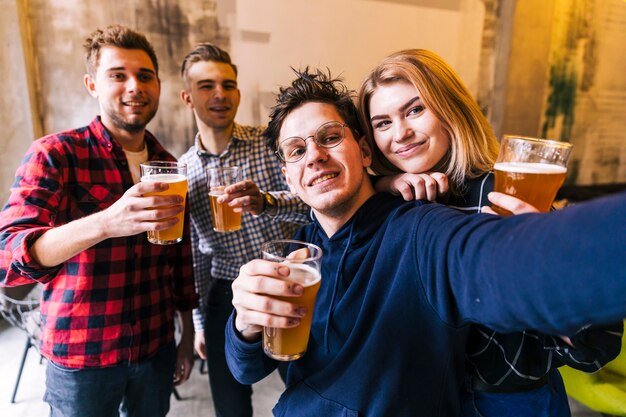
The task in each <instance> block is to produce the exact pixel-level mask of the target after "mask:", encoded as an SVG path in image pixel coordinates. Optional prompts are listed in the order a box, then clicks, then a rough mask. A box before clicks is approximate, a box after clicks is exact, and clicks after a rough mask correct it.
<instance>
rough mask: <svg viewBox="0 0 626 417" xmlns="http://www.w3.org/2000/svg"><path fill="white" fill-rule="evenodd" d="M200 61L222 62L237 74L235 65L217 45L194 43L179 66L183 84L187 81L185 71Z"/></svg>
mask: <svg viewBox="0 0 626 417" xmlns="http://www.w3.org/2000/svg"><path fill="white" fill-rule="evenodd" d="M200 61H212V62H222V63H224V64H228V65H230V66H231V67H232V69H233V71H234V72H235V75H237V66H236V65H235V64H233V63H232V61H231V60H230V55H228V52H226V51H225V50H223V49H222V48H220V47H219V46H217V45H214V44H212V43H209V42H203V43H199V44H198V45H196V46H195V47H194V48H193V49H192V50H191V52H189V53H188V54H187V56H185V58H184V59H183V63H182V65H181V67H180V75H181V77H182V78H183V81H184V82H185V84H186V83H187V73H188V72H189V68H190V67H191V65H192V64H195V63H196V62H200Z"/></svg>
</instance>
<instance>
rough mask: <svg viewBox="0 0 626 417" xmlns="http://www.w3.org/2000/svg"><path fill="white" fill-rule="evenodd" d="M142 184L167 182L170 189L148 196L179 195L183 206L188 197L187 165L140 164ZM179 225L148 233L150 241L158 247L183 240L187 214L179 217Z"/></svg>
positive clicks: (158, 162)
mask: <svg viewBox="0 0 626 417" xmlns="http://www.w3.org/2000/svg"><path fill="white" fill-rule="evenodd" d="M140 168H141V182H148V181H152V182H166V183H167V184H168V185H169V188H168V189H167V190H165V191H159V192H155V193H147V194H146V195H147V196H149V195H172V194H177V195H179V196H181V197H182V198H183V206H184V205H185V199H186V196H187V164H185V163H183V162H169V161H148V162H145V163H143V164H140ZM176 217H177V218H178V223H176V224H175V225H174V226H172V227H169V228H167V229H165V230H158V231H148V241H149V242H150V243H154V244H156V245H171V244H173V243H178V242H180V241H181V240H183V225H184V220H185V212H184V211H182V212H180V213H179V214H178V215H177V216H176Z"/></svg>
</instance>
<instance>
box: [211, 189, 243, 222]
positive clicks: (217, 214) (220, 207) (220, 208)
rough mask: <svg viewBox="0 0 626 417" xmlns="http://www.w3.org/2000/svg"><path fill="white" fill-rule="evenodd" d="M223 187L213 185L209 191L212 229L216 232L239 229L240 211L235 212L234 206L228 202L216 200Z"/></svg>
mask: <svg viewBox="0 0 626 417" xmlns="http://www.w3.org/2000/svg"><path fill="white" fill-rule="evenodd" d="M223 190H224V187H214V188H212V189H211V191H210V192H209V204H210V205H211V214H212V215H213V230H215V231H216V232H234V231H235V230H239V229H241V212H239V213H236V212H235V208H234V207H231V206H229V205H228V203H220V202H218V201H217V199H218V198H219V196H220V195H222V194H223Z"/></svg>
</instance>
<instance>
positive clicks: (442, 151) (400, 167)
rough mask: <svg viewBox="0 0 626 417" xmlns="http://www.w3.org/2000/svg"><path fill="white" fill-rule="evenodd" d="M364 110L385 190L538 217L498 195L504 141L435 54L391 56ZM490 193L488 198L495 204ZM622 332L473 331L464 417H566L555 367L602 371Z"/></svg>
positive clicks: (364, 92) (470, 209) (378, 71)
mask: <svg viewBox="0 0 626 417" xmlns="http://www.w3.org/2000/svg"><path fill="white" fill-rule="evenodd" d="M359 107H360V108H359V110H360V116H361V119H362V125H363V128H364V129H365V133H366V137H367V139H368V141H369V143H370V146H371V148H372V149H373V153H374V158H373V168H374V170H375V171H376V173H377V174H379V175H382V177H381V178H380V179H379V180H378V181H377V182H376V188H377V190H378V191H387V192H391V193H394V194H401V195H402V196H403V197H404V198H405V199H406V200H412V199H429V200H435V199H437V200H438V201H440V202H442V203H445V204H448V205H450V206H454V207H456V208H458V209H459V210H463V211H465V212H467V213H479V212H481V211H483V212H491V213H493V212H492V211H491V209H489V208H488V206H487V204H489V201H488V200H489V199H491V200H492V202H493V203H497V204H498V205H500V206H503V207H506V208H507V209H509V210H511V211H512V212H514V213H516V214H520V213H523V212H529V211H535V210H534V208H533V207H531V206H529V205H528V204H525V203H524V202H522V201H520V200H518V199H515V198H513V197H509V196H506V195H503V194H499V193H492V194H490V192H491V191H492V190H493V175H492V173H491V169H492V167H493V163H494V161H495V158H496V156H497V152H498V142H497V140H496V138H495V136H494V133H493V131H492V129H491V127H490V125H489V123H488V121H487V119H486V118H485V116H484V115H483V114H482V112H481V110H480V108H479V106H478V104H477V103H476V101H475V100H474V99H473V98H472V96H471V94H470V93H469V91H468V90H467V88H466V87H465V85H464V84H463V82H462V81H461V79H460V78H459V77H458V75H457V74H456V73H455V72H454V70H453V69H452V68H451V67H450V66H449V65H448V64H447V63H446V62H445V61H444V60H443V59H441V58H440V57H439V56H438V55H436V54H434V53H432V52H430V51H427V50H423V49H411V50H405V51H400V52H397V53H394V54H392V55H390V56H388V57H387V58H385V59H384V60H383V61H382V62H381V63H380V65H378V66H377V67H376V68H375V69H374V70H373V71H372V72H371V73H370V75H369V76H368V77H367V78H366V79H365V80H364V82H363V84H362V86H361V89H360V92H359ZM488 196H489V197H488ZM621 334H622V325H621V323H620V324H616V325H613V326H608V327H606V328H597V327H592V328H588V329H586V330H583V331H581V332H579V333H577V334H575V335H571V337H569V338H567V337H563V338H561V337H553V336H548V335H543V334H538V333H535V332H531V331H526V332H521V333H514V334H499V333H497V332H495V331H493V330H491V329H488V328H486V327H484V326H480V325H474V326H472V328H471V329H470V335H469V339H468V344H467V347H466V373H467V378H466V379H467V383H466V390H465V391H464V392H463V394H462V416H463V417H469V416H485V417H489V416H502V415H507V416H528V417H530V416H546V417H548V416H549V417H555V416H557V417H569V416H570V415H571V413H570V410H569V406H568V402H567V396H566V394H565V389H564V386H563V381H562V380H561V377H560V374H559V373H558V371H557V370H556V368H557V367H559V366H562V365H564V364H567V365H570V366H572V367H574V368H577V369H581V370H584V371H587V372H593V371H596V370H598V369H599V368H600V367H601V366H603V365H604V364H605V363H607V362H608V361H609V360H611V359H613V358H614V357H615V356H616V355H617V354H618V353H619V349H620V341H621Z"/></svg>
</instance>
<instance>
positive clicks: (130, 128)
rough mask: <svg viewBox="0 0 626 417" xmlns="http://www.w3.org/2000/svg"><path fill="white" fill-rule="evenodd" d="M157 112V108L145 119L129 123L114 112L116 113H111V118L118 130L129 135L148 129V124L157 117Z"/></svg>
mask: <svg viewBox="0 0 626 417" xmlns="http://www.w3.org/2000/svg"><path fill="white" fill-rule="evenodd" d="M156 112H157V109H156V108H155V109H153V110H151V111H150V113H148V115H147V116H146V117H145V118H142V119H140V120H137V121H135V122H129V121H127V120H124V119H123V118H122V117H121V116H120V114H119V113H117V112H114V111H112V112H110V113H109V118H110V119H111V122H112V123H113V124H114V125H115V127H117V128H118V129H121V130H124V131H126V132H129V133H138V132H141V131H142V130H144V129H145V128H146V126H147V125H148V123H150V121H151V120H152V119H153V118H154V116H155V115H156Z"/></svg>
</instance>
